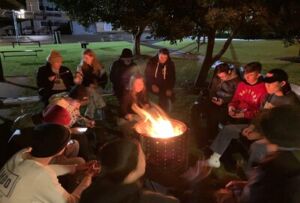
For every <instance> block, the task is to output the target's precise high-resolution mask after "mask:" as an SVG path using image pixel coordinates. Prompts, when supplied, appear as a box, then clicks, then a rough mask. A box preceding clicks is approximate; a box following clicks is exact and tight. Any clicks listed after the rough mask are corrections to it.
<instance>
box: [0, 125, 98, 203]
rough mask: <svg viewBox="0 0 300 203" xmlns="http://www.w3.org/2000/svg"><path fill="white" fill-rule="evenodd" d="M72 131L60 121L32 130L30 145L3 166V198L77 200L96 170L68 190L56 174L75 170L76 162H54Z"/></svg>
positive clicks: (8, 202) (13, 202)
mask: <svg viewBox="0 0 300 203" xmlns="http://www.w3.org/2000/svg"><path fill="white" fill-rule="evenodd" d="M70 138H71V134H70V131H69V130H68V129H67V128H65V127H64V126H61V125H58V124H50V123H48V124H41V125H38V126H36V127H35V129H34V131H33V143H32V145H31V148H26V149H24V150H21V151H19V152H18V153H16V154H15V155H14V156H13V157H12V158H11V159H10V160H9V161H8V162H7V163H6V164H5V165H4V167H3V168H2V169H1V171H0V174H1V182H0V202H5V203H20V202H22V203H32V202H55V203H66V202H67V203H76V202H78V201H79V198H80V195H81V193H82V191H83V190H84V189H85V188H87V187H88V186H89V185H90V184H91V178H92V175H93V173H90V172H89V173H86V174H85V176H84V177H83V179H82V180H81V182H80V183H79V185H78V186H77V187H76V188H75V190H73V192H72V193H68V192H67V191H66V190H65V189H64V188H63V187H62V186H61V185H60V183H59V182H58V179H57V176H61V175H64V174H69V173H74V172H76V170H77V169H79V168H84V167H77V166H76V165H52V164H50V162H51V160H52V159H53V158H55V157H56V156H59V155H61V154H62V153H63V152H64V150H65V148H66V146H67V144H68V142H69V141H70Z"/></svg>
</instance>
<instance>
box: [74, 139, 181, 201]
mask: <svg viewBox="0 0 300 203" xmlns="http://www.w3.org/2000/svg"><path fill="white" fill-rule="evenodd" d="M98 158H99V161H100V163H101V172H100V174H99V176H98V177H97V178H96V179H95V180H94V181H93V183H92V184H91V186H90V187H89V188H87V189H86V190H85V191H84V192H83V193H82V196H81V199H80V203H98V202H105V203H110V202H114V203H118V202H120V203H123V202H128V203H129V202H132V203H136V202H140V203H143V202H149V203H151V202H153V203H154V202H161V203H164V202H166V203H167V202H170V203H171V202H174V203H175V202H179V201H178V200H177V199H175V198H173V197H170V196H166V195H163V194H160V193H156V192H150V191H146V190H144V189H143V188H142V187H141V184H140V183H139V182H140V181H139V180H140V178H141V177H142V176H143V175H144V173H145V167H146V163H145V155H144V152H143V150H142V147H141V145H140V144H139V143H137V142H135V141H131V140H128V139H120V140H115V141H112V142H110V143H107V144H106V145H104V146H103V147H102V148H101V149H100V152H99V156H98Z"/></svg>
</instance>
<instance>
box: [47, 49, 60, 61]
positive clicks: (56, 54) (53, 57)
mask: <svg viewBox="0 0 300 203" xmlns="http://www.w3.org/2000/svg"><path fill="white" fill-rule="evenodd" d="M57 60H62V56H61V54H60V53H59V52H58V51H55V50H51V52H50V54H49V56H48V57H47V61H48V62H49V63H51V64H52V63H54V62H56V61H57Z"/></svg>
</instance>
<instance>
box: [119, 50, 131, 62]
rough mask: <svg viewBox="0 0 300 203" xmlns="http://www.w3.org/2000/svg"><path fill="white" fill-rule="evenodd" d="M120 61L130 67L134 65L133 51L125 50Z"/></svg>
mask: <svg viewBox="0 0 300 203" xmlns="http://www.w3.org/2000/svg"><path fill="white" fill-rule="evenodd" d="M120 59H121V60H122V61H123V63H124V64H125V65H126V66H128V65H130V64H131V63H132V60H133V54H132V51H131V50H130V49H127V48H125V49H123V50H122V53H121V56H120Z"/></svg>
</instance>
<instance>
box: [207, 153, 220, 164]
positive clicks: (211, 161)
mask: <svg viewBox="0 0 300 203" xmlns="http://www.w3.org/2000/svg"><path fill="white" fill-rule="evenodd" d="M220 157H221V155H220V154H218V153H213V155H211V156H210V158H209V159H208V160H207V164H208V165H209V166H210V167H213V168H219V167H220V166H221V163H220Z"/></svg>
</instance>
